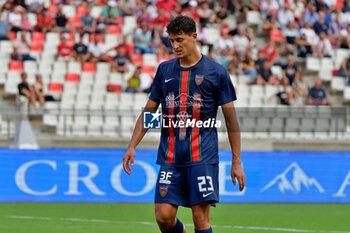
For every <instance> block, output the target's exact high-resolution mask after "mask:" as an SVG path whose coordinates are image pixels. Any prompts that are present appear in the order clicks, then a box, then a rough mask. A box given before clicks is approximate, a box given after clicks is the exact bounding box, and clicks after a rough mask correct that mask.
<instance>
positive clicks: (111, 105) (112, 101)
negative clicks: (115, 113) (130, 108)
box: [103, 93, 120, 109]
mask: <svg viewBox="0 0 350 233" xmlns="http://www.w3.org/2000/svg"><path fill="white" fill-rule="evenodd" d="M119 102H120V101H119V95H117V94H115V93H107V94H106V101H105V105H104V106H103V107H104V109H116V108H117V107H118V105H119Z"/></svg>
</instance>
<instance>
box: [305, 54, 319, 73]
mask: <svg viewBox="0 0 350 233" xmlns="http://www.w3.org/2000/svg"><path fill="white" fill-rule="evenodd" d="M306 69H307V70H309V71H319V70H320V59H319V58H317V57H307V58H306Z"/></svg>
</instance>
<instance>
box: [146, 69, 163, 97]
mask: <svg viewBox="0 0 350 233" xmlns="http://www.w3.org/2000/svg"><path fill="white" fill-rule="evenodd" d="M160 70H161V66H159V67H158V69H157V73H156V76H155V77H154V79H153V83H152V87H151V94H150V96H149V99H150V100H153V101H155V102H157V103H160V100H161V98H162V93H163V92H162V85H161V71H160Z"/></svg>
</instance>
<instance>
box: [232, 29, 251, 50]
mask: <svg viewBox="0 0 350 233" xmlns="http://www.w3.org/2000/svg"><path fill="white" fill-rule="evenodd" d="M233 42H234V44H235V46H236V51H237V52H238V53H239V55H240V56H244V55H245V53H246V52H247V50H248V49H249V40H248V38H247V37H246V35H245V30H244V29H243V28H238V30H237V35H235V36H234V37H233Z"/></svg>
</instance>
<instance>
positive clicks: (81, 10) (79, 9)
mask: <svg viewBox="0 0 350 233" xmlns="http://www.w3.org/2000/svg"><path fill="white" fill-rule="evenodd" d="M76 12H77V16H78V17H79V19H80V18H81V17H82V16H83V15H85V14H86V13H87V9H86V7H85V6H77V8H76Z"/></svg>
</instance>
